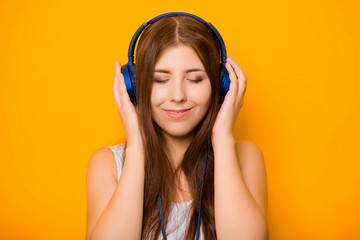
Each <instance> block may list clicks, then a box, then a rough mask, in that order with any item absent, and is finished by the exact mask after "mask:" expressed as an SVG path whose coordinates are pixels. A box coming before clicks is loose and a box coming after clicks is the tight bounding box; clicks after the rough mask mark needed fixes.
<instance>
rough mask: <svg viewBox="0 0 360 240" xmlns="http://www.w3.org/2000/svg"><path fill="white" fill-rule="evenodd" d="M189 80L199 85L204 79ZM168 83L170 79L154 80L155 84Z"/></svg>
mask: <svg viewBox="0 0 360 240" xmlns="http://www.w3.org/2000/svg"><path fill="white" fill-rule="evenodd" d="M189 80H190V81H191V82H193V83H195V84H197V83H199V82H201V81H202V80H203V79H202V78H197V79H189ZM167 81H168V79H166V80H161V79H156V78H155V79H154V82H156V83H165V82H167Z"/></svg>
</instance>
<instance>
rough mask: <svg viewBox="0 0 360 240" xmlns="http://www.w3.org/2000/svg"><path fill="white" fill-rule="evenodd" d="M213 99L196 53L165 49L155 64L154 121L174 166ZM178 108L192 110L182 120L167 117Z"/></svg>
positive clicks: (184, 47) (183, 49) (152, 95)
mask: <svg viewBox="0 0 360 240" xmlns="http://www.w3.org/2000/svg"><path fill="white" fill-rule="evenodd" d="M190 70H192V71H191V72H188V71H190ZM210 98H211V84H210V79H209V77H208V75H207V74H206V71H205V68H204V66H203V64H202V63H201V61H200V59H199V57H198V56H197V54H196V52H195V51H194V50H193V49H192V48H191V47H189V46H184V45H181V46H178V47H171V48H168V49H166V50H164V52H163V53H162V54H161V55H160V56H159V59H158V61H157V63H156V64H155V71H154V82H153V85H152V91H151V100H150V101H151V110H152V116H153V120H154V121H155V122H156V123H157V124H158V125H159V126H160V127H161V128H162V130H163V133H164V135H165V137H166V141H167V144H168V145H169V148H170V151H169V152H170V154H171V161H172V165H173V167H176V166H177V165H178V164H179V161H180V160H181V158H182V155H183V153H184V152H185V151H186V149H187V147H188V146H189V144H190V143H191V141H192V138H193V135H192V131H193V129H194V128H195V126H196V125H197V124H198V123H199V122H200V121H201V119H203V117H204V116H205V114H206V113H207V111H208V109H209V104H210ZM179 109H191V110H190V111H189V113H188V115H187V116H185V117H184V118H181V119H174V118H171V117H169V116H168V115H167V114H166V111H167V110H179Z"/></svg>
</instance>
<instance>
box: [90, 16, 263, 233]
mask: <svg viewBox="0 0 360 240" xmlns="http://www.w3.org/2000/svg"><path fill="white" fill-rule="evenodd" d="M219 49H220V47H219V41H218V39H217V38H216V36H214V33H213V32H212V31H211V30H210V29H209V28H208V26H206V25H204V24H203V23H201V22H199V21H197V20H196V19H194V18H191V17H187V16H172V17H165V18H162V19H160V20H158V21H156V22H155V23H153V24H151V25H150V26H149V27H147V28H146V29H145V30H144V32H143V33H142V35H141V37H140V40H139V43H138V46H137V51H136V101H135V102H134V104H133V103H132V102H131V101H130V98H129V94H128V92H127V89H126V86H125V83H124V76H123V74H122V73H121V70H120V68H121V66H120V63H119V62H116V63H115V77H114V84H113V95H114V99H115V102H116V104H117V108H118V113H119V115H120V118H121V121H122V123H123V126H124V130H125V134H126V139H127V140H126V144H118V145H114V146H109V147H107V148H101V149H99V150H97V151H96V152H95V153H94V154H93V155H92V156H91V158H90V160H89V164H88V169H87V177H86V184H87V211H88V215H87V232H86V239H195V237H196V236H197V235H199V236H200V239H227V240H228V239H251V240H255V239H267V235H268V230H267V182H266V168H265V164H264V159H263V154H262V152H261V150H260V149H259V148H258V147H257V145H255V144H254V143H252V142H250V141H241V142H238V143H235V141H234V137H233V135H232V130H233V125H234V122H235V119H236V117H237V115H238V113H239V111H240V108H241V107H242V105H243V102H244V93H245V89H246V82H247V77H246V75H245V74H244V72H243V70H242V68H241V67H240V65H239V64H238V63H237V62H236V61H235V60H234V59H232V58H231V57H228V58H227V63H226V69H227V71H228V73H229V77H230V80H231V83H230V89H229V91H228V92H227V94H226V96H225V98H224V99H222V97H221V92H220V91H219V88H220V83H219V75H220V65H219V63H220V59H221V56H220V55H221V53H220V50H219ZM203 171H204V172H203ZM200 203H201V204H200ZM199 219H200V222H199V223H198V220H199ZM199 224H200V225H199ZM198 226H201V227H200V228H198ZM198 229H199V231H200V232H199V231H198Z"/></svg>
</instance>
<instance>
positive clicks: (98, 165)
mask: <svg viewBox="0 0 360 240" xmlns="http://www.w3.org/2000/svg"><path fill="white" fill-rule="evenodd" d="M109 173H111V176H112V177H113V178H114V179H115V180H117V179H116V176H117V171H116V161H115V155H114V152H113V151H112V150H111V149H110V148H108V147H102V148H100V149H97V150H96V151H95V152H93V154H92V155H91V157H90V159H89V162H88V167H87V176H88V175H89V174H91V175H94V174H96V175H107V176H109ZM99 177H100V176H99Z"/></svg>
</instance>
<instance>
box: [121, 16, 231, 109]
mask: <svg viewBox="0 0 360 240" xmlns="http://www.w3.org/2000/svg"><path fill="white" fill-rule="evenodd" d="M172 16H187V17H192V18H194V19H196V20H198V21H199V22H201V23H203V24H205V25H207V26H208V27H209V28H210V29H211V30H212V31H213V32H214V33H215V35H216V37H217V39H218V41H219V43H220V48H221V67H220V86H221V93H222V99H223V98H224V97H225V95H226V93H227V92H228V91H229V86H230V78H229V73H228V71H227V69H226V68H225V64H226V58H227V56H226V48H225V44H224V41H223V39H222V37H221V35H220V34H219V32H218V31H217V30H216V28H215V27H214V26H213V25H212V24H211V23H210V22H206V21H204V20H203V19H201V18H199V17H198V16H195V15H193V14H190V13H186V12H168V13H164V14H161V15H158V16H156V17H154V18H152V19H151V20H150V21H148V22H145V23H143V24H142V25H141V26H140V27H139V28H138V30H137V31H136V32H135V34H134V36H133V37H132V39H131V42H130V46H129V51H128V59H129V60H128V63H127V64H124V65H122V66H121V73H122V74H123V75H124V80H125V85H126V88H127V91H128V93H129V96H130V100H131V101H132V102H133V103H135V102H136V76H135V64H134V50H135V45H136V41H137V39H138V38H139V36H140V34H141V33H142V31H143V30H144V29H145V28H146V27H147V26H148V25H150V24H153V23H154V22H156V21H158V20H160V19H162V18H165V17H172Z"/></svg>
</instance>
